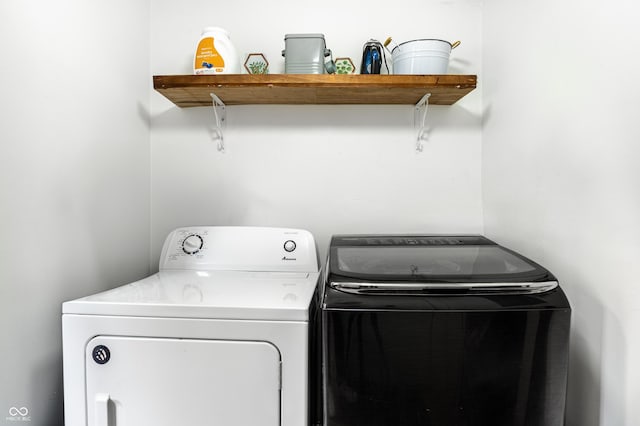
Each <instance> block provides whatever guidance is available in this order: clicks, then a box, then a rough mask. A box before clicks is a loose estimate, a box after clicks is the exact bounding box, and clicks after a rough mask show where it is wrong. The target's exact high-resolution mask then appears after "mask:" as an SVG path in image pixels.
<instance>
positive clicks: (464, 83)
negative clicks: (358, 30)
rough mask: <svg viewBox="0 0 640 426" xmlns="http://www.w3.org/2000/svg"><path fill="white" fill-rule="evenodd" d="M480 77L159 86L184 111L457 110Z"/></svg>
mask: <svg viewBox="0 0 640 426" xmlns="http://www.w3.org/2000/svg"><path fill="white" fill-rule="evenodd" d="M476 80H477V77H476V76H475V75H359V74H356V75H354V74H348V75H342V74H341V75H338V74H266V75H264V74H263V75H257V74H219V75H158V76H154V77H153V87H154V89H155V90H157V91H158V92H160V93H162V94H163V95H164V96H165V97H166V98H167V99H169V100H170V101H171V102H173V103H174V104H176V105H177V106H179V107H196V106H210V105H211V96H210V93H214V94H215V95H216V96H217V97H218V98H220V99H221V100H222V102H224V103H225V104H226V105H260V104H271V105H274V104H296V105H299V104H381V105H384V104H410V105H415V104H416V103H418V102H419V101H420V99H421V98H422V97H423V96H424V95H425V94H427V93H431V97H430V98H429V104H430V105H453V104H454V103H456V102H457V101H458V100H460V99H461V98H462V97H463V96H465V95H466V94H467V93H469V92H471V91H472V90H473V89H475V87H476Z"/></svg>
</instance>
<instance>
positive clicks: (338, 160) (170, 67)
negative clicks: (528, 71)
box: [151, 0, 482, 262]
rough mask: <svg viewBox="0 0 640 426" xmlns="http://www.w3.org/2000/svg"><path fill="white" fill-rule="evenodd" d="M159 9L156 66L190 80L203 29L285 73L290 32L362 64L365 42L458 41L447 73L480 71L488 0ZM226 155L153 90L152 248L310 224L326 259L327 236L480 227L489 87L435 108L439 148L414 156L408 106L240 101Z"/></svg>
mask: <svg viewBox="0 0 640 426" xmlns="http://www.w3.org/2000/svg"><path fill="white" fill-rule="evenodd" d="M180 6H181V7H180V10H179V12H178V11H177V10H176V6H175V2H172V1H168V0H154V2H153V8H152V20H151V22H152V30H151V48H152V56H151V69H152V73H153V74H155V75H161V74H183V73H191V72H192V68H191V67H192V64H191V62H192V56H193V51H194V49H195V44H196V42H197V40H198V38H199V36H200V31H201V29H202V28H203V27H205V26H209V25H217V26H220V27H223V28H225V29H227V30H228V31H229V32H230V33H231V38H232V41H233V42H234V44H235V46H236V48H237V50H238V51H239V52H240V53H242V54H246V53H249V52H263V53H265V54H266V56H267V59H268V60H269V62H270V64H271V72H272V73H274V72H282V70H283V68H284V59H283V58H282V57H281V54H280V53H281V50H282V49H284V36H285V34H288V33H309V32H320V33H324V35H325V38H326V41H327V46H328V47H329V48H331V49H332V50H333V52H334V56H335V57H339V56H348V57H351V58H352V59H353V60H354V61H355V62H356V63H357V65H358V66H359V63H360V58H361V55H362V45H363V44H364V42H365V41H367V40H368V39H369V38H372V37H373V38H377V39H380V40H384V39H385V38H386V37H387V36H393V38H394V39H395V40H397V41H406V40H410V39H414V38H424V37H439V38H444V39H447V40H452V41H453V40H458V39H460V40H462V44H461V45H460V47H458V48H457V49H456V50H455V51H454V52H453V54H452V62H451V72H453V73H463V74H464V73H466V74H479V70H480V67H481V62H480V59H481V43H482V40H481V28H480V26H481V13H482V7H481V6H482V2H481V1H480V0H456V1H440V0H430V1H418V0H400V1H397V2H394V3H393V4H389V5H386V6H385V7H378V6H375V5H372V4H369V3H362V2H360V3H358V2H355V3H354V2H351V3H350V2H341V1H337V0H328V1H324V2H303V3H301V2H299V1H294V0H287V1H280V2H277V3H269V2H263V1H255V0H253V1H244V2H211V1H202V0H186V1H183V2H181V3H180ZM227 115H228V125H227V129H226V132H225V139H226V143H227V152H226V153H224V154H221V153H218V152H217V151H216V147H215V144H214V143H213V142H212V141H211V137H210V134H209V132H210V128H211V121H212V112H211V111H210V110H209V109H207V108H192V109H179V108H177V107H175V106H174V105H173V104H172V103H171V102H169V101H167V100H166V99H165V98H163V97H162V96H161V95H160V94H158V93H154V94H152V130H151V142H152V169H153V172H152V224H153V229H152V249H153V250H154V262H155V260H156V259H157V257H158V255H159V251H160V248H161V244H162V241H163V239H164V237H165V236H166V235H167V233H168V232H169V231H170V230H171V229H173V228H175V227H178V226H185V225H190V224H210V225H266V226H269V225H271V226H290V227H301V228H306V229H309V230H310V231H311V232H312V233H313V234H314V235H315V236H316V238H317V240H318V243H319V246H320V249H321V252H324V250H325V248H326V245H327V243H328V241H329V237H330V235H331V234H335V233H345V232H351V233H358V232H377V233H383V232H396V233H397V232H481V231H482V211H481V191H480V184H481V182H480V135H481V132H480V125H481V124H480V115H481V89H477V90H476V91H474V92H472V93H471V94H469V95H467V97H465V98H464V99H463V100H462V101H461V102H459V103H458V104H456V105H455V106H453V107H431V108H430V116H429V118H428V120H429V122H430V123H431V128H432V131H431V140H430V142H428V143H427V144H426V145H425V150H424V152H423V153H421V154H416V151H415V150H414V131H413V108H412V107H411V106H393V107H391V106H241V107H240V106H231V107H228V108H227Z"/></svg>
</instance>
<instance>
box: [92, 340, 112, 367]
mask: <svg viewBox="0 0 640 426" xmlns="http://www.w3.org/2000/svg"><path fill="white" fill-rule="evenodd" d="M91 356H92V357H93V360H94V361H95V362H97V363H98V364H106V363H107V362H109V360H110V359H111V351H110V350H109V348H108V347H106V346H105V345H98V346H96V347H95V348H93V351H92V352H91Z"/></svg>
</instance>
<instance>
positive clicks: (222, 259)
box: [160, 226, 319, 272]
mask: <svg viewBox="0 0 640 426" xmlns="http://www.w3.org/2000/svg"><path fill="white" fill-rule="evenodd" d="M160 269H161V270H162V269H194V270H229V271H270V272H273V271H282V272H287V271H292V272H318V271H319V263H318V256H317V254H316V246H315V240H314V238H313V236H312V235H311V234H310V233H309V232H308V231H305V230H301V229H288V228H263V227H241V226H237V227H236V226H206V227H188V228H178V229H176V230H174V231H173V232H171V233H170V234H169V236H168V237H167V239H166V241H165V244H164V247H163V249H162V255H161V258H160Z"/></svg>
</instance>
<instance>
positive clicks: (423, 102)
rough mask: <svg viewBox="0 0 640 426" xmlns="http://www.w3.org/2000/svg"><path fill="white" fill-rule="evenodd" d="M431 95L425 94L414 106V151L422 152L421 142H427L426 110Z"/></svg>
mask: <svg viewBox="0 0 640 426" xmlns="http://www.w3.org/2000/svg"><path fill="white" fill-rule="evenodd" d="M430 97H431V93H427V94H425V95H424V96H423V97H422V98H421V99H420V100H419V101H418V103H417V104H416V106H415V109H414V111H413V126H414V128H415V129H416V151H418V152H422V150H423V149H424V145H423V144H422V142H423V141H428V140H429V128H428V127H427V126H426V122H427V110H428V109H429V98H430Z"/></svg>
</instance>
